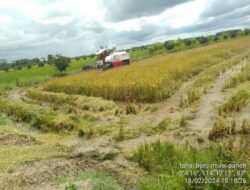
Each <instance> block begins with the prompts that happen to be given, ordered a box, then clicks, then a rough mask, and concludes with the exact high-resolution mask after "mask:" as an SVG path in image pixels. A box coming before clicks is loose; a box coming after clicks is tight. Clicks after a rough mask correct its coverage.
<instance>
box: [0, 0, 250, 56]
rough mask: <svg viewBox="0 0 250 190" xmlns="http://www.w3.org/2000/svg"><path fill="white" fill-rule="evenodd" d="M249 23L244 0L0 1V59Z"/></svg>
mask: <svg viewBox="0 0 250 190" xmlns="http://www.w3.org/2000/svg"><path fill="white" fill-rule="evenodd" d="M235 28H250V0H0V59H1V58H5V59H8V60H15V59H21V58H34V57H39V58H42V57H46V56H47V55H48V54H56V53H62V54H63V55H66V56H70V57H72V56H79V55H84V54H91V53H94V52H96V51H97V50H98V49H99V48H100V46H106V45H108V46H112V45H116V46H117V47H118V48H120V49H124V48H130V47H134V46H140V45H145V44H149V43H153V42H158V41H165V40H169V39H176V38H177V37H180V38H185V37H192V36H198V35H207V34H213V33H215V32H217V31H222V30H227V29H235Z"/></svg>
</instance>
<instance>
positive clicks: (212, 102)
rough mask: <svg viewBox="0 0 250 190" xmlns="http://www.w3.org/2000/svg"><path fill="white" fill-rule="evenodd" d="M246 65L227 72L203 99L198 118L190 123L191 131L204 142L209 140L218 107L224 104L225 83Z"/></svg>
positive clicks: (242, 63)
mask: <svg viewBox="0 0 250 190" xmlns="http://www.w3.org/2000/svg"><path fill="white" fill-rule="evenodd" d="M245 64H246V62H245V61H243V62H241V63H239V64H237V65H235V66H233V67H232V68H230V69H228V70H226V71H225V72H224V73H223V74H221V75H220V77H219V78H218V79H217V80H216V82H215V83H214V87H213V88H212V90H211V91H209V92H208V93H207V94H206V95H204V96H203V97H202V98H201V103H200V106H199V108H198V110H199V111H198V112H197V113H196V118H195V119H194V120H192V121H190V129H191V130H192V131H194V132H196V133H197V134H198V136H199V137H201V138H202V139H204V140H207V139H208V135H209V131H210V130H211V128H212V126H213V123H214V118H215V117H216V116H217V115H218V112H217V109H216V105H218V104H220V103H222V102H223V101H224V99H225V96H226V94H225V93H223V92H222V91H221V89H222V86H223V84H224V82H225V81H227V80H228V79H229V78H230V77H232V76H233V75H235V74H237V73H239V72H240V70H241V68H242V67H243V66H244V65H245Z"/></svg>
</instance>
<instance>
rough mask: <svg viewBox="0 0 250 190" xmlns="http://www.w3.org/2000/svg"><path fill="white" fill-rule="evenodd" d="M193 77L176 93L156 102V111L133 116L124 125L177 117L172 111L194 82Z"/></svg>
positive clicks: (142, 123)
mask: <svg viewBox="0 0 250 190" xmlns="http://www.w3.org/2000/svg"><path fill="white" fill-rule="evenodd" d="M195 78H196V77H194V78H193V79H191V80H189V81H187V82H184V84H183V85H182V86H181V87H180V89H179V90H178V91H177V92H176V93H174V94H173V95H172V96H171V97H170V98H168V99H167V100H165V101H164V102H161V103H158V104H157V107H158V109H157V111H155V112H153V113H149V114H146V115H141V116H135V117H134V118H132V119H130V120H129V121H128V122H127V125H126V127H129V128H130V127H131V128H132V127H138V126H142V125H144V124H150V125H152V126H154V125H157V124H159V123H160V122H161V121H162V120H164V119H165V118H166V117H167V116H169V117H171V118H172V119H177V118H178V115H179V114H178V113H177V112H176V111H174V109H176V108H178V107H179V100H180V97H181V95H182V94H184V93H185V92H186V90H187V89H188V87H189V86H190V85H191V84H192V83H193V82H194V80H195Z"/></svg>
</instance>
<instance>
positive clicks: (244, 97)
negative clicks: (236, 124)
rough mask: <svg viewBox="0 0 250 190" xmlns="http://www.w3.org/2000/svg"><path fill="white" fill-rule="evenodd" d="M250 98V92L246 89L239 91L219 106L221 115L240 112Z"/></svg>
mask: <svg viewBox="0 0 250 190" xmlns="http://www.w3.org/2000/svg"><path fill="white" fill-rule="evenodd" d="M249 99H250V96H249V93H248V92H247V91H245V90H239V91H237V92H236V93H235V94H234V95H233V96H231V97H230V98H228V100H227V101H226V102H225V103H224V104H223V105H221V106H220V107H219V115H222V116H227V115H229V114H231V113H237V112H240V111H241V109H242V108H243V107H244V106H246V105H247V103H248V101H249Z"/></svg>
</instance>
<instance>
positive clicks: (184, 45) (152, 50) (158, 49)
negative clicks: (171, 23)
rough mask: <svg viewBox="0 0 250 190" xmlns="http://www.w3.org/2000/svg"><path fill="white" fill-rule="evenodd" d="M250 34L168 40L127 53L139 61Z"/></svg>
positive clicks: (238, 32)
mask: <svg viewBox="0 0 250 190" xmlns="http://www.w3.org/2000/svg"><path fill="white" fill-rule="evenodd" d="M249 34H250V29H244V30H240V29H238V30H228V31H224V32H218V33H216V34H215V35H208V36H199V37H193V38H185V39H181V38H178V39H176V40H168V41H165V42H163V43H162V42H158V43H154V44H150V45H144V46H140V47H134V48H131V49H128V50H127V51H129V52H130V53H131V56H132V59H133V58H134V59H137V58H143V57H147V56H151V55H155V54H159V53H164V52H174V51H180V50H183V49H188V48H193V47H198V46H201V45H206V44H210V43H213V42H219V41H223V40H227V39H232V38H236V37H239V36H244V35H249ZM142 52H143V53H142Z"/></svg>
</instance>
